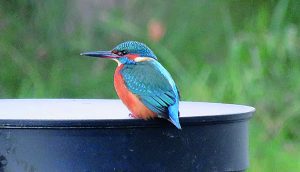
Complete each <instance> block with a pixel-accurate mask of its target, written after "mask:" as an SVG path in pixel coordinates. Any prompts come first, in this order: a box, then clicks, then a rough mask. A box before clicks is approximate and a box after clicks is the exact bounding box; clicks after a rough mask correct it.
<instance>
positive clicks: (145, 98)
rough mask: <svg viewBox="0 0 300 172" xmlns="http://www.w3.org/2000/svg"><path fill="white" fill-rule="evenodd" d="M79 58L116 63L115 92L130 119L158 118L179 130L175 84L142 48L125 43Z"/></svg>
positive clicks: (153, 57) (141, 46)
mask: <svg viewBox="0 0 300 172" xmlns="http://www.w3.org/2000/svg"><path fill="white" fill-rule="evenodd" d="M81 55H86V56H92V57H100V58H108V59H112V60H114V61H116V62H118V67H117V69H116V72H115V75H114V84H115V88H116V91H117V94H118V96H119V97H120V99H121V100H122V101H123V103H124V104H125V105H126V106H127V107H128V109H129V110H130V111H131V112H132V114H133V117H136V118H142V119H149V118H153V117H156V116H158V117H161V118H165V119H168V120H169V121H171V122H172V123H173V124H174V125H175V126H176V127H177V128H179V129H181V126H180V123H179V111H178V108H179V92H178V90H177V87H176V85H175V82H174V81H173V79H172V77H171V75H170V74H169V72H168V71H167V70H166V69H165V68H164V67H163V66H162V65H161V64H160V63H159V62H158V61H157V57H156V56H155V54H154V53H153V52H152V50H151V49H150V48H148V47H147V46H146V45H145V44H143V43H140V42H136V41H127V42H124V43H121V44H119V45H117V46H116V47H115V48H114V49H113V50H111V51H93V52H85V53H82V54H81ZM124 84H125V85H124Z"/></svg>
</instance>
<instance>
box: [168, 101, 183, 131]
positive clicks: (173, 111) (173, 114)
mask: <svg viewBox="0 0 300 172" xmlns="http://www.w3.org/2000/svg"><path fill="white" fill-rule="evenodd" d="M168 120H169V121H170V122H171V123H172V124H174V125H175V126H176V127H177V128H178V129H180V130H181V125H180V122H179V112H178V106H177V108H176V107H172V106H171V107H169V119H168Z"/></svg>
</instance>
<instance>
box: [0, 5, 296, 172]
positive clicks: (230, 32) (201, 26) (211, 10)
mask: <svg viewBox="0 0 300 172" xmlns="http://www.w3.org/2000/svg"><path fill="white" fill-rule="evenodd" d="M299 31H300V2H299V1H298V0H290V1H289V0H279V1H277V0H270V1H267V0H265V1H261V0H249V1H242V0H240V1H239V0H228V1H217V0H213V1H209V0H189V1H181V0H174V1H161V0H151V1H146V0H144V1H139V0H124V1H118V0H111V1H97V0H73V1H67V0H51V1H40V0H20V1H17V0H11V1H5V0H2V1H0V98H117V96H116V93H115V92H114V87H113V72H114V69H115V66H116V64H115V63H113V62H111V61H105V60H99V59H93V58H85V57H81V56H79V53H80V52H83V51H89V50H100V49H101V50H107V49H111V48H112V47H114V46H115V45H116V44H118V43H120V42H122V41H125V40H137V41H141V42H144V43H146V44H148V45H149V46H150V47H151V48H152V49H153V51H154V52H155V53H156V55H157V56H158V58H159V60H160V62H161V63H162V64H163V65H164V66H165V67H166V68H167V69H168V70H169V71H170V73H171V74H172V75H173V77H174V79H175V81H176V82H177V84H178V87H179V88H180V90H181V94H182V99H183V100H186V101H209V102H223V103H236V104H247V105H251V106H254V107H255V108H256V109H257V112H256V114H255V116H254V117H253V119H252V120H251V122H250V161H251V166H250V168H249V170H248V171H253V172H254V171H255V172H257V171H262V172H266V171H300V144H299V143H300V127H299V125H300V35H299Z"/></svg>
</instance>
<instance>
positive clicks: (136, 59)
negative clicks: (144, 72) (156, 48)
mask: <svg viewBox="0 0 300 172" xmlns="http://www.w3.org/2000/svg"><path fill="white" fill-rule="evenodd" d="M150 60H154V59H153V58H150V57H136V58H135V59H134V61H135V62H144V61H150Z"/></svg>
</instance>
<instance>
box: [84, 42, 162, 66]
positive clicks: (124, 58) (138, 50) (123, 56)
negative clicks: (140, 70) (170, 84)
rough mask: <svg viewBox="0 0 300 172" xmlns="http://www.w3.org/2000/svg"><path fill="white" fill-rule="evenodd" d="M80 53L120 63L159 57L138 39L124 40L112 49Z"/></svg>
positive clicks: (133, 62)
mask: <svg viewBox="0 0 300 172" xmlns="http://www.w3.org/2000/svg"><path fill="white" fill-rule="evenodd" d="M80 55H85V56H92V57H100V58H107V59H112V60H115V61H117V62H118V64H119V65H120V64H135V63H138V62H142V61H148V60H157V57H156V56H155V55H154V53H153V52H152V50H151V49H150V48H149V47H148V46H147V45H145V44H143V43H141V42H137V41H127V42H123V43H121V44H119V45H117V46H116V47H115V48H113V49H112V50H111V51H93V52H85V53H81V54H80Z"/></svg>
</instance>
